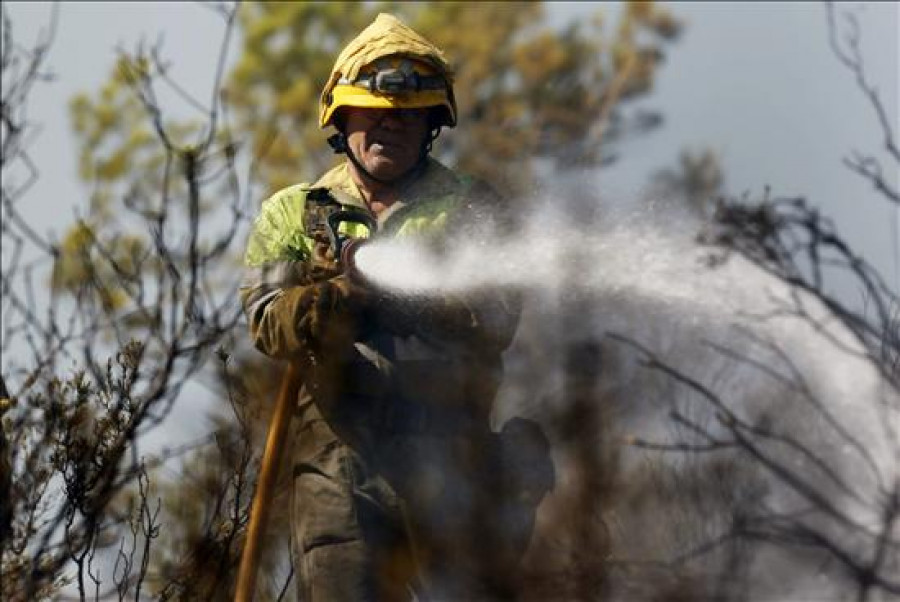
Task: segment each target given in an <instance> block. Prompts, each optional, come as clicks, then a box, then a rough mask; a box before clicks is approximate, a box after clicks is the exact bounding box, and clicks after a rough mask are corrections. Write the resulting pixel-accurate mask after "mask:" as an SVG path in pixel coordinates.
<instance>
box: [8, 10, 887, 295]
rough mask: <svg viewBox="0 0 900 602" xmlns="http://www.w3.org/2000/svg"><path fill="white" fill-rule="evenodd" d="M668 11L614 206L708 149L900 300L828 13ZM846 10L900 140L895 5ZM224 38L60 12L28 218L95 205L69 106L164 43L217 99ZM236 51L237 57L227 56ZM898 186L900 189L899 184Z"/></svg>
mask: <svg viewBox="0 0 900 602" xmlns="http://www.w3.org/2000/svg"><path fill="white" fill-rule="evenodd" d="M670 6H671V8H672V10H673V11H674V13H675V14H676V15H678V16H679V17H680V18H682V19H683V20H684V22H685V24H686V28H685V31H684V35H683V37H682V39H681V40H680V41H679V42H678V43H677V44H676V45H675V46H674V47H672V48H671V50H670V52H669V53H668V56H667V59H666V64H665V66H664V67H663V69H662V70H661V71H660V75H659V78H658V80H657V82H656V84H657V85H656V90H655V93H654V94H653V95H652V96H651V97H649V98H648V99H646V100H643V101H641V102H642V104H644V105H646V106H648V107H651V108H653V109H658V110H660V111H662V112H663V114H664V116H665V119H666V122H665V126H664V127H663V128H662V129H661V130H659V131H657V132H656V133H654V134H652V135H650V136H647V137H645V138H642V139H639V140H636V141H634V142H633V143H631V144H628V145H627V146H625V147H623V148H622V149H621V150H622V153H621V157H622V160H621V161H620V162H619V163H618V164H617V165H616V166H615V167H614V168H612V169H609V170H607V171H604V172H602V173H601V174H600V176H599V181H598V185H599V186H600V187H603V188H608V189H609V191H610V192H611V193H613V194H617V195H630V194H635V193H636V192H637V191H638V190H639V189H640V188H641V187H643V186H644V185H645V184H646V181H647V176H648V174H649V173H650V172H651V171H652V170H653V169H656V168H660V167H664V166H667V165H672V164H673V163H674V161H675V160H676V158H677V155H678V152H679V151H680V150H681V149H682V148H685V147H688V148H692V149H695V150H699V149H702V148H705V147H709V148H711V149H712V150H714V151H715V152H716V153H717V154H718V156H719V157H720V159H721V162H722V164H723V166H724V168H725V174H726V186H727V189H728V190H729V191H730V192H733V193H737V194H740V193H743V192H751V193H761V192H762V190H763V188H764V186H765V185H767V184H768V185H771V187H772V190H773V193H775V194H776V195H804V196H806V197H807V198H809V199H810V200H811V201H814V202H816V203H818V204H819V205H821V206H822V207H823V208H824V210H825V211H826V213H828V214H829V215H831V216H833V217H834V219H835V220H836V221H837V222H838V224H839V226H840V229H841V230H842V231H843V232H844V233H845V234H846V235H847V236H848V237H849V239H850V240H851V241H852V242H853V243H854V244H856V245H858V247H859V248H860V249H861V250H862V251H863V252H864V253H865V255H866V256H867V257H868V258H869V259H870V260H871V261H872V262H873V263H874V264H875V265H876V266H877V267H878V268H879V269H880V270H881V271H882V272H884V273H885V274H886V275H887V276H888V277H889V278H890V279H891V280H892V281H893V284H894V286H895V288H896V287H897V284H898V282H900V277H898V272H900V258H898V257H897V246H896V244H894V242H893V241H894V237H895V236H896V232H897V230H898V228H900V226H898V221H900V212H898V211H897V209H896V208H892V207H889V206H888V205H887V204H886V203H885V202H883V201H881V199H878V198H875V197H874V196H873V194H872V191H871V189H870V187H869V186H868V185H867V184H866V183H865V182H862V181H861V180H860V179H859V178H858V177H857V176H855V175H854V174H852V173H850V172H849V171H848V170H847V169H846V168H844V167H843V166H842V165H841V159H842V157H844V156H846V155H847V154H848V153H849V152H850V151H851V150H853V149H858V150H861V151H877V150H878V149H879V148H880V146H881V138H880V134H879V131H878V129H877V124H876V120H875V117H874V114H873V112H872V111H871V110H870V109H869V107H868V106H867V104H866V102H865V100H864V98H863V96H862V95H861V94H860V93H859V92H858V90H857V89H856V87H855V86H854V84H853V80H852V77H851V75H850V74H849V73H848V72H847V71H846V70H845V69H844V68H843V67H842V66H841V65H840V64H839V63H838V61H837V60H836V59H835V58H834V56H833V55H832V54H831V52H830V50H829V47H828V39H827V29H826V11H825V7H824V5H823V4H820V3H811V2H798V3H724V2H723V3H713V2H703V3H691V2H687V3H672V4H670ZM4 7H5V9H6V10H8V12H9V14H10V16H11V18H12V22H13V28H14V33H15V38H16V39H17V40H18V41H19V42H20V43H24V44H28V43H29V42H30V41H31V40H33V39H34V36H35V35H36V33H37V31H38V29H39V28H40V27H41V26H44V25H45V24H46V23H47V22H48V19H49V14H50V8H49V4H46V3H38V2H27V3H17V2H5V3H4ZM599 7H600V6H599V5H597V4H593V5H592V4H589V3H584V2H577V3H549V4H548V11H549V13H550V15H551V18H552V19H553V21H554V22H557V23H560V22H563V21H565V20H566V19H570V18H577V17H581V16H584V15H586V14H588V13H590V12H592V11H594V10H596V9H597V8H599ZM838 7H839V10H842V11H843V10H852V11H854V12H855V13H856V14H857V15H858V17H859V19H860V22H861V25H862V31H863V35H864V43H865V51H866V54H865V57H866V60H867V65H868V67H869V68H870V73H871V77H872V79H873V80H874V81H876V82H877V83H878V84H879V89H880V90H881V92H882V93H883V95H884V100H885V104H886V106H887V107H888V109H889V111H890V114H891V115H892V116H893V118H894V123H895V127H896V124H897V122H898V121H900V119H898V118H897V115H898V100H897V98H898V72H900V67H898V54H900V49H898V33H897V32H898V28H900V10H898V5H897V3H892V2H884V3H881V2H878V3H856V2H854V3H846V4H840V5H838ZM606 8H607V9H610V10H614V7H606ZM222 30H223V28H222V21H221V19H220V17H219V16H218V15H216V14H215V13H214V12H213V11H211V10H209V9H208V8H207V7H204V6H201V5H199V4H198V3H174V2H171V3H170V2H166V3H136V2H124V3H115V2H100V3H77V2H64V3H62V4H61V6H60V20H59V29H58V32H57V37H56V41H55V43H54V45H53V47H52V49H51V52H50V55H49V66H50V67H51V68H52V70H53V72H54V73H56V74H57V79H56V80H55V81H54V82H53V83H50V84H46V85H42V86H39V87H37V88H36V89H35V90H34V93H33V95H32V100H31V111H30V117H31V118H32V119H33V120H34V121H36V122H39V123H41V124H43V130H42V132H41V134H40V136H39V137H38V138H37V139H36V140H35V142H34V145H33V147H32V150H33V155H34V157H35V158H36V159H37V162H38V164H39V165H40V166H41V171H42V177H41V180H40V182H39V183H38V185H37V186H36V187H35V188H34V189H33V191H32V193H31V194H30V196H29V199H28V207H27V211H28V213H29V215H32V216H34V218H35V219H36V220H38V223H39V224H40V225H41V226H43V227H44V228H46V229H51V228H52V229H54V230H56V231H59V230H61V228H62V227H63V226H64V225H65V224H66V223H67V222H68V220H69V219H70V217H71V215H72V211H71V210H70V209H69V207H71V206H72V205H73V204H74V203H75V202H76V201H77V200H78V199H80V198H84V197H85V196H86V191H87V188H86V187H85V186H84V185H83V184H81V183H80V182H79V181H78V179H77V177H76V166H77V163H76V155H75V146H74V143H73V140H72V138H71V136H70V134H69V132H70V127H69V123H68V111H67V101H68V99H69V98H71V96H72V95H73V94H75V93H76V92H78V91H83V90H92V89H94V88H96V86H97V85H98V84H100V83H101V82H103V81H104V79H105V78H106V77H107V75H108V73H109V71H110V68H111V66H112V62H113V60H114V57H115V52H116V48H117V47H122V48H125V49H133V48H134V47H135V45H136V43H137V42H138V40H140V39H142V38H143V39H145V40H147V41H148V42H155V41H157V40H158V39H163V40H164V52H165V55H166V56H167V57H168V58H170V59H171V61H172V65H173V75H174V77H175V78H176V79H177V80H178V81H179V82H181V83H182V84H184V85H185V86H186V87H187V88H188V89H190V90H191V91H192V92H194V93H195V94H197V95H198V96H200V97H201V98H208V97H209V94H210V88H211V82H212V72H213V68H214V65H215V59H216V56H217V52H218V48H219V42H220V40H221V37H222ZM238 51H239V47H238V46H237V44H233V45H232V49H231V57H232V58H233V57H235V56H236V55H237V54H238ZM898 129H900V128H898ZM889 175H892V176H893V178H894V181H895V182H896V181H897V177H898V175H897V174H896V173H892V174H889ZM39 230H41V228H40V227H39Z"/></svg>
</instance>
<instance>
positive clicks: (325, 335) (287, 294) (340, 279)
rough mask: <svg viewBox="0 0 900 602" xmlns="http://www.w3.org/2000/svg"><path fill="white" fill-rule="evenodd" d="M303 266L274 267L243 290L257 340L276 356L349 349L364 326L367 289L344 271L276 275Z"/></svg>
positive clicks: (252, 333)
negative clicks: (314, 277) (303, 278)
mask: <svg viewBox="0 0 900 602" xmlns="http://www.w3.org/2000/svg"><path fill="white" fill-rule="evenodd" d="M298 267H299V266H296V265H291V264H284V265H278V266H270V267H269V268H267V269H266V270H265V271H266V274H264V275H261V277H260V279H259V280H257V282H256V283H255V284H253V283H251V284H249V285H248V286H245V287H244V288H242V289H241V300H242V303H243V306H244V311H245V313H246V315H247V320H248V322H249V327H250V337H251V340H252V341H253V344H254V345H255V346H256V348H257V349H259V350H260V351H262V352H263V353H265V354H266V355H269V356H271V357H276V358H290V357H294V356H296V355H297V354H301V355H303V354H305V353H307V352H312V353H338V352H341V351H345V350H348V349H349V347H350V346H351V345H352V343H353V340H354V338H355V336H356V334H357V332H358V329H359V328H360V327H361V326H362V320H361V315H362V312H363V309H364V305H365V304H364V299H363V297H364V292H363V291H360V290H359V288H358V287H357V286H356V285H354V284H353V283H352V282H350V281H349V280H348V279H347V277H346V276H342V275H339V276H334V277H332V278H329V279H327V280H323V281H320V282H311V283H306V284H300V283H296V284H290V283H289V282H283V283H281V284H279V283H277V281H276V280H273V276H277V274H278V273H279V272H287V273H288V275H290V273H291V272H296V271H298ZM299 268H300V269H299V271H304V270H303V269H302V267H299Z"/></svg>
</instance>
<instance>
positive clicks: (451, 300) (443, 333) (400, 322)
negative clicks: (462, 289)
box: [377, 291, 522, 352]
mask: <svg viewBox="0 0 900 602" xmlns="http://www.w3.org/2000/svg"><path fill="white" fill-rule="evenodd" d="M521 308H522V303H521V299H520V296H519V295H518V294H515V293H511V292H498V291H482V292H478V293H472V294H467V295H453V294H445V295H434V296H432V295H429V296H396V297H393V298H390V299H384V301H383V302H382V303H378V310H377V311H378V313H379V316H380V319H381V322H382V324H383V325H384V326H386V327H387V328H388V329H389V330H392V331H393V332H395V333H397V334H399V335H401V336H408V335H416V336H419V337H422V338H424V339H437V340H442V341H456V342H460V343H463V344H465V345H466V346H469V347H472V348H473V349H479V350H481V351H488V352H500V351H503V350H504V349H506V348H507V347H508V346H509V344H510V343H511V342H512V339H513V336H514V334H515V331H516V327H517V326H518V323H519V315H520V313H521Z"/></svg>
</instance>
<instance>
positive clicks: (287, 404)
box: [234, 363, 301, 602]
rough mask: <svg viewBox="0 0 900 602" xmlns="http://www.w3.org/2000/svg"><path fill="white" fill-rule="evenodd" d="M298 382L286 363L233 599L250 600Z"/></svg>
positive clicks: (294, 370) (295, 368)
mask: <svg viewBox="0 0 900 602" xmlns="http://www.w3.org/2000/svg"><path fill="white" fill-rule="evenodd" d="M300 385H301V379H300V370H299V367H298V366H297V365H296V364H294V363H290V364H288V368H287V371H286V372H285V374H284V379H283V380H282V381H281V390H280V391H279V393H278V400H277V401H276V403H275V413H274V414H273V415H272V424H271V425H270V426H269V434H268V435H267V437H266V447H265V450H264V451H263V456H262V461H261V462H260V467H259V479H258V480H257V482H256V493H255V494H254V497H253V505H252V506H251V508H250V524H249V525H248V526H247V539H246V541H245V542H244V550H243V553H242V554H241V566H240V568H239V569H238V578H237V585H236V587H235V591H234V600H235V602H252V601H253V596H254V594H255V592H256V575H257V573H258V572H259V561H260V557H261V554H262V547H261V544H262V537H263V535H264V534H265V532H266V525H267V523H268V521H269V509H270V508H271V505H272V504H271V501H272V495H273V493H274V490H275V480H276V478H277V477H278V467H279V465H280V464H281V456H282V455H283V452H284V448H285V446H286V445H285V444H286V441H285V440H286V439H287V432H288V425H290V423H291V414H292V409H293V407H294V403H295V402H296V399H297V395H298V394H299V393H300Z"/></svg>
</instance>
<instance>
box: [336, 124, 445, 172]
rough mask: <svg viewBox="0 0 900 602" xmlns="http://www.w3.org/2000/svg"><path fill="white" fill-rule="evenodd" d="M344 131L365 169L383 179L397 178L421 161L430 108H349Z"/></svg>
mask: <svg viewBox="0 0 900 602" xmlns="http://www.w3.org/2000/svg"><path fill="white" fill-rule="evenodd" d="M345 133H346V135H347V144H348V145H349V146H350V150H351V151H352V152H353V155H354V156H355V157H356V159H357V160H358V161H359V162H360V163H362V165H363V167H365V168H366V171H368V172H369V173H370V174H372V175H373V176H375V177H376V178H378V179H380V180H388V181H390V180H394V179H397V178H399V177H401V176H402V175H404V174H405V173H406V172H408V171H409V170H410V169H412V168H413V167H414V166H415V165H416V163H417V162H418V160H419V153H420V149H421V148H422V144H423V143H424V142H425V137H426V136H427V135H428V109H362V108H357V107H348V108H347V115H346V121H345Z"/></svg>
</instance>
